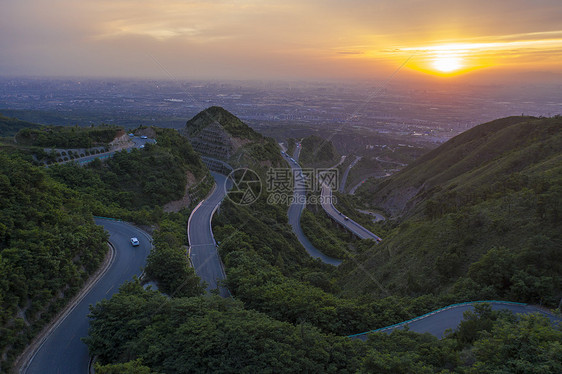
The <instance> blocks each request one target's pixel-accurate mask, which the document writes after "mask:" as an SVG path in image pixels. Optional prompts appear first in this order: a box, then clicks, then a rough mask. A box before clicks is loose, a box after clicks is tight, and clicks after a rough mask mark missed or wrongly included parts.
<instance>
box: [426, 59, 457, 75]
mask: <svg viewBox="0 0 562 374" xmlns="http://www.w3.org/2000/svg"><path fill="white" fill-rule="evenodd" d="M432 66H433V68H434V69H436V70H438V71H440V72H443V73H451V72H454V71H456V70H459V69H460V68H461V67H462V63H461V59H460V58H459V57H457V56H437V57H436V58H435V59H434V60H433V63H432Z"/></svg>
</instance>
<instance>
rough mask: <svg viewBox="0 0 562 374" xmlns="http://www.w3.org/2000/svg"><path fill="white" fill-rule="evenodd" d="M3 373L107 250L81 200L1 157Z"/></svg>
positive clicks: (25, 165) (35, 169)
mask: <svg viewBox="0 0 562 374" xmlns="http://www.w3.org/2000/svg"><path fill="white" fill-rule="evenodd" d="M0 206H1V207H2V209H0V353H2V361H1V365H0V368H2V367H9V365H10V363H11V361H12V360H13V359H14V357H15V354H16V353H17V352H19V351H20V350H22V349H23V348H24V347H25V345H26V344H27V343H28V342H29V340H30V338H31V337H32V336H33V335H34V334H35V333H37V332H38V331H39V330H40V328H41V327H42V326H43V325H44V324H45V323H46V322H48V321H49V319H50V318H51V317H52V316H53V315H54V314H55V313H56V312H57V311H58V310H59V309H60V308H61V307H62V306H63V305H64V304H65V302H66V301H68V299H69V298H70V297H72V296H73V295H74V294H75V293H76V292H77V291H78V290H79V289H80V287H81V286H82V284H83V283H84V281H85V280H86V279H87V277H88V276H89V275H90V274H91V273H92V272H93V271H94V270H96V269H97V267H98V265H99V264H100V263H101V261H102V259H103V257H104V255H105V253H106V252H107V245H106V244H105V240H106V236H105V234H104V232H103V229H101V228H99V227H97V226H95V225H94V223H93V220H92V215H91V213H90V212H89V210H88V209H87V208H86V207H85V204H84V202H83V201H82V199H81V196H80V195H79V194H77V193H75V192H74V191H72V190H70V189H68V188H66V187H64V186H63V185H61V184H60V183H58V182H56V181H54V180H53V179H52V178H50V177H49V176H48V175H47V173H45V171H44V170H43V169H40V168H38V167H35V166H32V165H31V164H30V163H29V162H27V161H25V160H22V159H20V158H18V157H17V156H7V155H5V154H1V153H0Z"/></svg>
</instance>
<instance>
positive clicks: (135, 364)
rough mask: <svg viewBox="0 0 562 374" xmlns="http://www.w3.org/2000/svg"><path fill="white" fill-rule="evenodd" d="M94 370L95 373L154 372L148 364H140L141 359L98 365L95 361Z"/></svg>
mask: <svg viewBox="0 0 562 374" xmlns="http://www.w3.org/2000/svg"><path fill="white" fill-rule="evenodd" d="M94 370H95V372H96V373H97V374H150V373H154V372H153V371H151V370H150V368H149V367H148V366H144V365H143V364H142V360H141V359H137V360H133V361H129V362H125V363H119V364H107V365H100V363H99V362H96V363H95V365H94Z"/></svg>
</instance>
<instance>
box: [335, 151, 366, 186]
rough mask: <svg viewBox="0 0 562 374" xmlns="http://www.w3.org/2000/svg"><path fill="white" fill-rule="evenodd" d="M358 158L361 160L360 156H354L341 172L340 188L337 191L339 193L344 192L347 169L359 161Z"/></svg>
mask: <svg viewBox="0 0 562 374" xmlns="http://www.w3.org/2000/svg"><path fill="white" fill-rule="evenodd" d="M359 160H361V156H355V160H353V161H352V162H351V164H349V166H348V167H347V168H346V169H345V171H344V172H343V176H342V178H341V181H340V188H339V191H340V192H341V193H344V192H345V184H346V183H347V176H348V175H349V171H350V170H351V168H352V167H354V166H355V165H356V164H357V163H358V162H359Z"/></svg>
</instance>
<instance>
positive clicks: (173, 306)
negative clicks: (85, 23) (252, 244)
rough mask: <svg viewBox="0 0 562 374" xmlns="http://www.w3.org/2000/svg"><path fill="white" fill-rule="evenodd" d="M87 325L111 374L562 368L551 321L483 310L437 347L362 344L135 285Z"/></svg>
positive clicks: (236, 305) (409, 341) (210, 300)
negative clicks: (135, 372) (136, 371)
mask: <svg viewBox="0 0 562 374" xmlns="http://www.w3.org/2000/svg"><path fill="white" fill-rule="evenodd" d="M91 317H92V318H93V320H92V322H91V324H90V331H89V336H88V337H87V338H85V339H84V341H85V342H86V344H87V345H88V348H89V350H90V353H91V354H95V355H97V357H98V359H99V360H100V361H101V363H104V364H108V363H111V364H110V365H107V366H105V369H104V370H107V371H104V372H108V373H117V372H121V371H117V370H123V371H122V372H125V373H128V372H131V370H132V368H134V367H138V368H139V370H143V372H146V373H148V372H150V370H153V371H157V372H161V373H194V372H195V373H210V372H213V373H215V372H217V373H251V372H275V373H277V372H282V373H285V372H287V373H293V372H308V373H336V372H337V373H373V372H374V373H416V374H417V373H436V372H440V373H490V372H525V373H526V372H533V373H534V372H536V373H558V372H560V369H561V364H560V362H562V361H561V360H560V358H561V354H562V351H561V350H560V341H561V339H562V331H561V330H560V329H555V328H553V327H552V325H551V324H550V322H549V321H548V320H547V319H546V318H545V317H541V316H535V315H531V316H521V317H519V318H515V317H514V316H513V315H511V314H510V313H505V312H493V311H491V309H490V307H489V306H487V305H485V304H482V305H478V306H477V307H476V308H475V311H474V312H466V313H465V320H464V321H463V322H461V324H460V326H459V328H458V329H457V330H455V331H452V332H451V333H450V334H449V335H448V336H447V337H445V338H444V339H441V340H438V339H437V338H436V337H434V336H432V335H429V334H424V335H421V334H416V333H413V332H409V331H404V330H396V331H394V332H393V333H391V334H385V333H373V334H370V335H369V339H368V340H367V342H361V341H359V340H353V339H349V338H346V337H337V336H334V335H331V334H326V333H323V332H322V331H320V330H318V329H317V328H315V327H313V326H311V325H310V324H309V323H308V322H307V321H304V320H301V321H298V322H295V323H287V322H280V321H278V320H276V319H273V318H271V317H270V316H266V315H265V314H262V313H259V312H256V311H253V310H251V309H248V305H247V304H246V305H244V304H243V303H242V302H240V301H235V300H233V299H221V298H219V297H217V296H210V297H192V298H172V299H169V298H166V297H164V296H162V295H161V294H159V293H158V292H154V291H147V290H144V289H143V288H142V287H141V286H140V285H139V284H138V283H135V282H131V283H128V284H125V285H123V286H122V287H121V289H120V292H119V293H118V294H116V295H114V296H113V297H112V298H111V300H103V301H102V302H100V303H98V304H97V305H96V306H95V307H93V308H92V311H91ZM111 370H113V371H111ZM127 370H128V371H127Z"/></svg>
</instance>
